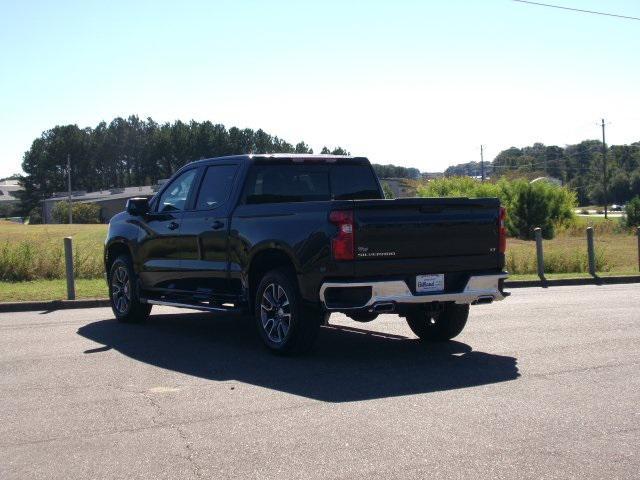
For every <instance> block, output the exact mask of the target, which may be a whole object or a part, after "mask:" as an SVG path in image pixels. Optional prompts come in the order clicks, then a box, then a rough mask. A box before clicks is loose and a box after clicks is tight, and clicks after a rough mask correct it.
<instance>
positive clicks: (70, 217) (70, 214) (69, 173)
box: [67, 153, 73, 225]
mask: <svg viewBox="0 0 640 480" xmlns="http://www.w3.org/2000/svg"><path fill="white" fill-rule="evenodd" d="M67 186H68V187H69V225H71V224H72V223H73V213H72V212H71V155H69V154H68V153H67Z"/></svg>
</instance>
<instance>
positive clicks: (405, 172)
mask: <svg viewBox="0 0 640 480" xmlns="http://www.w3.org/2000/svg"><path fill="white" fill-rule="evenodd" d="M373 169H374V170H375V172H376V175H377V176H378V178H411V179H413V180H418V179H419V178H420V170H418V169H417V168H407V167H399V166H397V165H377V164H374V165H373Z"/></svg>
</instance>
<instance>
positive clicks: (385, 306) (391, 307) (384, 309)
mask: <svg viewBox="0 0 640 480" xmlns="http://www.w3.org/2000/svg"><path fill="white" fill-rule="evenodd" d="M395 310H396V306H395V304H394V303H391V302H388V303H376V304H375V305H374V306H373V311H374V312H376V313H392V312H394V311H395Z"/></svg>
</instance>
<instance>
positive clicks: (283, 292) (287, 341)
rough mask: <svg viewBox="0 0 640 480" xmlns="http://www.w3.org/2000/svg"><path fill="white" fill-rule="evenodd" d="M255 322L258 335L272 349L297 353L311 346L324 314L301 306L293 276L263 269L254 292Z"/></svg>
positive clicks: (289, 273)
mask: <svg viewBox="0 0 640 480" xmlns="http://www.w3.org/2000/svg"><path fill="white" fill-rule="evenodd" d="M254 315H255V321H256V324H257V327H258V332H259V334H260V338H261V339H262V341H263V342H264V344H265V345H266V346H267V347H268V348H269V349H270V350H272V351H274V352H280V353H300V352H303V351H306V350H308V349H309V348H311V346H312V345H313V343H314V341H315V339H316V337H317V335H318V331H319V329H320V325H321V323H322V322H323V320H324V315H323V314H322V312H321V311H320V310H319V309H317V308H311V307H309V306H305V305H304V303H303V301H302V298H301V295H300V292H299V291H298V288H297V284H296V281H295V275H294V274H293V273H292V272H290V271H288V270H285V269H277V270H271V271H270V272H267V273H266V274H265V275H264V277H262V280H261V281H260V284H259V285H258V289H257V291H256V296H255V305H254Z"/></svg>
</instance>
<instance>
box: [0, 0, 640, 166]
mask: <svg viewBox="0 0 640 480" xmlns="http://www.w3.org/2000/svg"><path fill="white" fill-rule="evenodd" d="M551 3H558V4H561V5H565V6H571V7H576V8H584V9H592V10H605V11H608V12H613V13H620V14H626V15H632V16H637V17H640V2H638V1H634V0H627V1H622V0H609V1H606V2H605V1H596V0H554V1H553V2H551ZM638 52H640V21H630V20H621V19H615V18H607V17H601V16H595V15H587V14H580V13H571V12H565V11H561V10H556V9H549V8H542V7H537V6H531V5H524V4H520V3H516V2H513V1H510V0H483V1H471V0H467V1H462V0H452V1H440V2H435V1H393V2H391V1H388V2H376V1H353V2H348V1H335V2H334V1H322V2H300V1H298V2H293V1H290V2H286V1H269V2H266V1H262V2H259V1H241V0H237V1H211V0H210V1H188V0H184V1H179V2H178V1H172V2H162V1H141V2H135V1H117V0H113V1H109V2H105V1H100V2H93V1H84V2H80V1H78V2H65V1H63V0H60V1H56V2H53V1H51V2H37V1H31V2H28V1H25V2H18V1H11V2H7V1H4V0H0V92H1V94H0V177H1V176H3V175H8V174H11V173H14V172H18V171H20V163H21V157H22V154H23V152H24V151H25V150H27V149H28V148H29V146H30V143H31V141H32V140H33V139H34V138H35V137H36V136H38V135H39V134H40V133H41V132H42V131H43V130H46V129H48V128H51V127H53V126H54V125H57V124H67V123H76V124H78V125H79V126H81V127H84V126H94V125H95V124H97V123H98V122H100V121H102V120H106V121H109V120H111V119H112V118H113V117H115V116H128V115H130V114H137V115H139V116H140V117H147V116H151V117H153V118H154V119H155V120H157V121H173V120H175V119H182V120H185V121H188V120H190V119H196V120H205V119H208V120H211V121H213V122H216V123H223V124H225V125H227V127H230V126H233V125H235V126H239V127H250V128H256V129H257V128H263V129H264V130H266V131H268V132H269V133H272V134H276V135H278V136H280V137H283V138H285V139H287V140H288V141H290V142H297V141H299V140H304V141H306V142H307V143H308V144H310V145H311V146H312V147H313V148H314V149H318V150H319V149H320V148H321V147H322V146H323V145H328V146H335V145H341V146H344V147H345V148H347V149H348V150H350V151H351V152H352V153H354V154H358V155H366V156H368V157H369V158H370V159H371V160H372V161H374V162H376V163H395V164H400V165H406V166H415V167H418V168H420V169H421V170H423V171H435V170H442V169H444V168H446V167H447V166H448V165H451V164H456V163H461V162H465V161H470V160H477V159H478V158H479V145H480V144H481V143H482V144H486V145H487V156H486V157H485V158H488V159H492V158H493V156H495V154H496V153H498V152H499V151H500V150H502V149H504V148H508V147H509V146H512V145H515V146H524V145H527V144H531V143H533V142H535V141H541V142H544V143H548V144H559V145H564V144H567V143H573V142H577V141H579V140H582V139H585V138H597V137H598V135H599V131H598V127H597V125H596V123H597V122H598V120H599V119H600V118H601V117H602V116H604V117H606V119H607V120H608V121H610V122H611V124H610V125H609V127H608V140H610V141H611V142H612V143H626V142H632V141H640V97H639V95H638V90H639V86H640V62H638V60H637V57H638Z"/></svg>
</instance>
